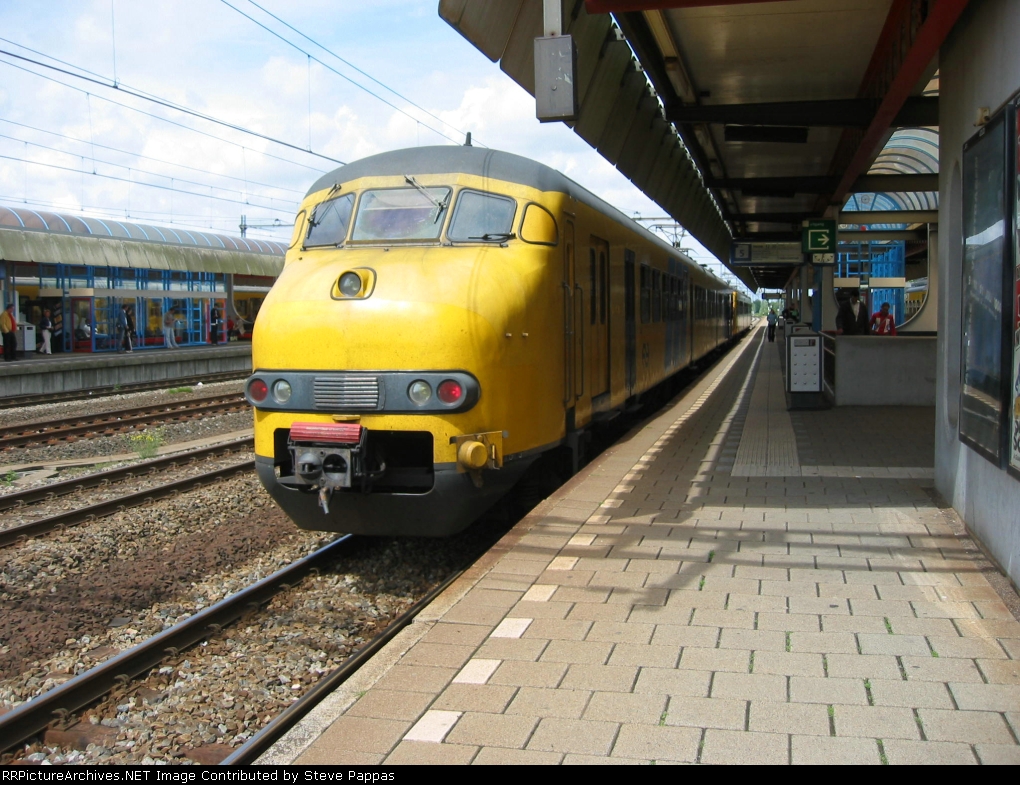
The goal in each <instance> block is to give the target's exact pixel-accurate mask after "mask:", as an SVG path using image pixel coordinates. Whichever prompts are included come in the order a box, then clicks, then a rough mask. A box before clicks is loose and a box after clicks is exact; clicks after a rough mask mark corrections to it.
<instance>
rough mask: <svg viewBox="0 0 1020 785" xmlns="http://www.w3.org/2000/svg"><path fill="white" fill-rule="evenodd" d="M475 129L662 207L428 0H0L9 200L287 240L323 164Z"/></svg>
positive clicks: (698, 251) (3, 149)
mask: <svg viewBox="0 0 1020 785" xmlns="http://www.w3.org/2000/svg"><path fill="white" fill-rule="evenodd" d="M256 3H258V5H256ZM267 12H268V13H267ZM246 15H247V16H246ZM272 15H275V16H276V17H279V19H274V18H273V16H272ZM248 17H250V18H248ZM280 20H282V21H280ZM260 25H262V26H260ZM286 25H290V26H292V27H293V28H294V29H288V27H287V26H286ZM266 28H268V30H267V29H266ZM274 33H276V34H277V35H274ZM301 34H304V36H308V38H311V39H313V40H314V43H313V41H310V40H308V38H305V37H302V35H301ZM281 37H282V39H283V40H281ZM288 41H289V42H292V43H293V44H295V45H296V47H295V46H292V45H290V44H289V43H287V42H288ZM317 44H320V45H321V47H320V46H317ZM323 47H324V48H323ZM309 55H311V57H309ZM339 58H343V60H341V59H339ZM31 61H35V62H31ZM61 61H63V62H61ZM344 61H346V62H344ZM40 64H45V66H52V67H49V68H48V67H45V66H44V65H40ZM55 69H60V70H55ZM80 77H86V78H80ZM114 85H116V87H115V86H114ZM139 94H141V95H148V96H150V97H151V98H155V99H158V101H159V102H160V103H157V102H155V101H150V100H145V99H144V98H140V97H138V95H139ZM166 104H172V105H174V106H177V107H183V108H186V109H187V110H189V111H190V112H193V113H196V114H198V115H204V116H205V118H213V119H215V120H218V121H221V122H219V123H217V122H213V121H212V120H211V119H205V118H203V117H198V116H195V115H194V114H188V113H186V112H182V111H178V110H177V109H175V108H171V107H169V106H167V105H166ZM468 131H470V132H471V133H472V136H473V141H474V143H475V144H481V145H484V146H487V147H492V148H496V149H501V150H506V151H508V152H512V153H517V154H519V155H524V156H526V157H529V158H533V159H536V160H538V161H541V162H542V163H544V164H547V165H549V166H552V167H553V168H555V169H558V170H559V171H561V172H563V173H564V174H566V175H567V176H569V177H571V178H573V179H574V180H576V181H577V182H578V183H580V184H581V185H583V186H585V187H586V188H588V189H589V190H590V191H592V192H593V193H595V194H597V195H598V196H600V197H602V198H603V199H605V200H606V201H607V202H609V203H610V204H613V205H615V206H616V207H618V208H619V209H620V210H622V211H623V212H624V213H626V214H628V215H633V214H640V215H642V216H662V215H665V213H664V212H663V210H662V209H661V208H660V207H658V206H656V205H655V204H654V203H653V202H651V201H650V200H649V199H648V198H647V197H646V196H644V194H642V193H641V192H640V191H639V190H638V189H637V188H635V187H634V186H633V185H632V184H631V183H630V182H629V181H628V180H627V179H626V178H625V177H624V176H623V175H622V174H620V173H619V172H618V171H617V170H616V169H615V168H614V167H613V166H612V165H610V164H609V163H608V162H607V161H606V160H605V159H603V158H602V157H601V156H600V155H599V154H598V153H596V152H595V151H594V150H592V149H591V148H590V147H589V146H588V145H587V144H586V143H585V142H583V141H582V140H581V139H580V138H578V137H577V136H576V135H575V134H574V133H573V132H572V131H571V130H570V129H569V128H567V127H566V126H565V125H563V124H562V123H539V122H538V121H537V120H536V119H535V103H534V99H533V98H532V97H531V96H530V95H529V94H528V93H527V92H526V91H525V90H524V89H523V88H521V87H519V86H518V85H517V84H516V83H515V82H513V80H511V79H510V78H509V77H508V76H506V75H505V74H503V72H502V71H500V70H499V66H498V64H496V63H493V62H491V61H490V60H489V59H488V58H486V57H485V56H484V55H482V54H481V53H480V52H479V51H478V50H476V49H475V48H474V46H472V45H471V44H470V43H469V42H468V41H467V40H465V39H464V38H462V37H461V36H460V35H459V33H457V32H456V31H455V30H454V29H453V28H451V27H450V26H448V25H447V24H446V23H445V22H444V21H443V20H442V19H440V18H439V14H438V2H437V0H373V2H371V3H366V2H356V1H355V0H292V1H291V2H286V3H285V2H281V1H280V0H255V2H252V0H86V2H81V1H80V0H79V2H64V1H63V0H47V1H46V2H45V3H39V2H29V0H0V204H3V205H7V206H23V207H24V206H27V207H32V208H36V209H46V210H52V211H58V212H60V211H62V212H70V213H85V214H89V215H94V216H98V217H113V218H121V219H130V220H133V221H136V222H139V223H154V224H159V225H167V224H172V225H175V226H177V225H180V226H183V227H184V228H200V229H214V230H216V231H220V232H223V233H226V234H235V235H236V234H238V224H239V223H240V220H241V216H242V215H244V216H246V221H247V223H248V224H249V225H251V226H252V227H253V228H251V229H249V230H248V233H249V236H252V237H270V238H275V239H279V240H282V241H287V240H288V239H289V237H290V227H291V225H292V223H293V216H294V213H295V212H296V208H297V204H298V203H299V202H300V200H301V198H302V197H303V196H304V194H305V192H306V191H307V189H308V187H309V186H310V185H311V183H312V182H313V181H314V180H315V179H317V178H318V176H319V175H320V174H321V173H323V172H325V171H329V170H331V169H334V168H336V167H337V166H339V165H340V162H350V161H355V160H357V159H359V158H363V157H365V156H368V155H372V154H375V153H379V152H383V151H386V150H393V149H399V148H404V147H415V146H424V145H434V144H460V143H462V142H463V140H464V134H465V133H466V132H468ZM249 132H250V133H249ZM281 143H283V144H281ZM309 150H310V151H311V152H309ZM275 224H279V225H278V226H276V227H275V228H274V225H275ZM255 227H264V228H255ZM682 245H683V246H684V247H685V248H689V249H690V251H689V253H690V254H691V256H692V257H693V258H694V259H695V260H696V261H699V262H703V263H708V264H710V265H711V266H712V267H713V269H715V270H716V271H719V270H720V265H718V263H717V262H716V261H715V259H714V257H712V256H711V255H710V254H709V253H708V252H707V251H705V249H704V248H702V247H701V246H700V244H698V243H697V241H695V240H694V239H693V238H686V239H685V240H683V242H682Z"/></svg>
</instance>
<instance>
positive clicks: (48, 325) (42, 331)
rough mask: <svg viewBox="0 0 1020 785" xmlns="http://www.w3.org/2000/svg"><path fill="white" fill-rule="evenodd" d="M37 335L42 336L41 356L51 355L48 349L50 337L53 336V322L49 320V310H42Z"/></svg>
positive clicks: (50, 350)
mask: <svg viewBox="0 0 1020 785" xmlns="http://www.w3.org/2000/svg"><path fill="white" fill-rule="evenodd" d="M39 335H41V336H42V349H40V353H41V354H53V350H52V349H51V348H50V337H51V336H52V335H53V320H52V319H51V318H50V309H49V308H43V312H42V319H40V320H39Z"/></svg>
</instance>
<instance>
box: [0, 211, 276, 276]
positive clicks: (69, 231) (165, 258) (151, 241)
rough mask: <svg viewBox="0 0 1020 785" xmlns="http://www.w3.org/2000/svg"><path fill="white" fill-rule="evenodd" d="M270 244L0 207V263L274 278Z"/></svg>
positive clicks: (250, 239) (143, 225)
mask: <svg viewBox="0 0 1020 785" xmlns="http://www.w3.org/2000/svg"><path fill="white" fill-rule="evenodd" d="M286 251H287V248H286V246H285V245H284V244H283V243H278V242H275V241H272V240H255V239H253V238H242V237H231V236H229V235H225V234H218V233H213V232H202V231H197V230H195V229H182V228H180V227H168V226H153V225H151V224H137V223H131V222H129V221H120V220H115V219H110V218H90V217H87V216H77V215H68V214H60V213H52V212H47V211H44V210H31V209H28V208H24V207H2V206H0V259H2V260H5V261H18V262H41V263H63V264H89V265H93V266H96V267H135V268H149V269H157V270H158V269H164V270H167V269H168V270H192V271H195V272H223V273H241V274H246V275H262V276H274V277H275V276H277V275H279V274H280V271H281V270H282V269H283V256H284V254H285V253H286Z"/></svg>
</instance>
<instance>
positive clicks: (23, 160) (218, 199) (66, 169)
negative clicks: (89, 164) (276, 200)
mask: <svg viewBox="0 0 1020 785" xmlns="http://www.w3.org/2000/svg"><path fill="white" fill-rule="evenodd" d="M0 160H4V161H18V162H19V163H26V164H32V165H33V166H43V167H46V168H47V169H59V170H61V171H64V172H74V173H75V174H81V170H80V169H72V168H71V167H69V166H60V165H59V164H49V163H46V162H44V161H33V160H31V159H26V158H17V157H16V156H12V155H0ZM91 176H92V177H102V178H104V179H106V180H116V181H118V182H122V183H131V184H132V185H139V186H144V187H145V188H157V189H159V190H162V191H169V192H170V193H171V194H175V193H177V194H181V195H183V196H193V197H195V198H197V199H212V200H213V201H216V202H230V203H231V204H241V205H246V206H247V204H246V203H245V202H243V201H241V200H239V199H227V198H226V197H223V196H212V195H211V194H200V193H195V192H194V191H184V190H181V189H180V188H174V187H173V186H166V185H158V184H156V183H143V182H138V181H137V180H129V179H128V178H126V177H117V176H116V175H112V174H100V173H98V172H93V173H92V175H91ZM170 180H171V182H174V180H175V178H173V177H171V178H170ZM172 206H173V203H171V207H172ZM257 206H258V207H260V208H261V209H263V210H270V211H272V212H277V213H284V214H285V215H293V213H294V210H293V209H290V210H284V209H282V208H280V207H271V206H268V205H257Z"/></svg>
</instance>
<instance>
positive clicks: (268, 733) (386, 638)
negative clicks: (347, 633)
mask: <svg viewBox="0 0 1020 785" xmlns="http://www.w3.org/2000/svg"><path fill="white" fill-rule="evenodd" d="M463 574H464V570H457V571H456V572H454V573H453V574H452V575H450V576H449V577H448V578H447V579H446V580H444V581H443V582H442V583H440V584H439V585H438V586H436V587H435V588H434V589H432V591H430V592H429V593H428V594H426V595H425V596H424V597H422V598H421V599H420V600H418V601H417V602H416V603H415V604H414V605H412V606H411V607H410V608H408V609H407V610H406V611H404V613H402V614H401V615H400V616H398V617H397V618H396V619H394V620H393V621H392V622H390V623H389V624H388V625H387V626H386V628H385V629H384V630H383V631H382V632H380V633H379V634H378V635H376V636H375V637H374V638H372V639H371V640H370V641H367V642H366V643H365V644H364V645H363V646H361V648H359V649H358V650H357V651H355V652H354V653H353V654H352V655H351V656H350V657H348V658H347V660H345V661H344V664H343V665H341V666H340V667H339V668H336V669H335V670H333V671H332V672H331V673H329V674H327V675H326V676H325V677H323V678H322V679H320V680H319V681H318V682H316V684H315V685H314V686H313V687H312V688H311V689H310V690H308V692H306V693H305V694H304V695H302V696H301V697H300V698H298V699H297V700H296V701H294V702H293V703H292V704H291V705H290V706H288V707H287V708H286V709H284V710H283V711H282V712H280V713H279V714H278V715H276V716H275V717H274V718H273V719H272V720H270V722H269V724H268V725H266V726H265V727H264V728H262V730H260V731H259V732H258V733H256V734H255V735H254V736H252V737H251V738H250V739H248V741H246V742H245V743H244V744H242V745H241V746H240V747H238V748H237V749H236V750H235V751H234V752H232V753H231V754H230V755H228V756H227V757H226V758H224V759H223V760H222V761H220V765H221V766H250V765H252V764H254V763H255V762H256V761H257V760H258V759H259V758H260V757H261V756H262V755H263V754H265V753H266V752H268V751H269V749H270V748H271V747H272V746H273V745H274V744H276V742H278V741H279V740H280V739H282V738H283V736H284V734H286V733H287V731H289V730H290V729H291V728H293V727H294V726H295V725H297V724H298V723H299V722H300V721H301V720H302V719H303V718H304V717H305V716H306V715H307V714H308V713H309V712H310V711H311V710H312V709H314V708H315V707H316V706H318V705H319V703H321V702H322V701H323V700H324V699H325V698H326V697H327V696H328V695H329V694H330V693H331V692H333V691H334V690H335V689H337V687H339V686H340V685H341V684H343V683H344V682H345V681H347V680H348V679H349V678H350V677H351V676H353V675H354V674H355V673H357V672H358V670H360V669H361V668H362V667H363V666H364V665H365V664H367V663H368V661H369V660H371V659H372V657H373V656H375V654H376V652H378V651H379V650H380V649H381V648H382V647H383V646H385V645H386V644H387V643H389V642H390V640H392V639H393V638H394V637H396V635H397V633H399V632H400V631H401V630H403V629H404V628H405V627H407V625H408V624H410V623H411V622H413V621H414V617H415V616H417V615H418V614H419V613H421V612H422V611H423V610H424V609H425V608H427V607H428V605H429V603H431V602H432V601H433V600H434V599H435V598H436V597H438V596H439V595H440V594H442V593H443V591H445V590H446V588H447V587H448V586H449V585H450V584H451V583H453V582H454V581H455V580H457V578H459V577H460V576H461V575H463Z"/></svg>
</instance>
